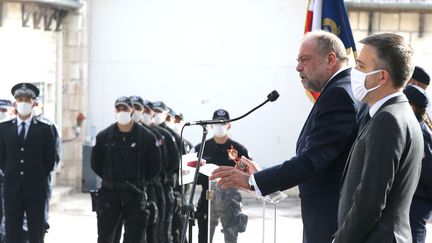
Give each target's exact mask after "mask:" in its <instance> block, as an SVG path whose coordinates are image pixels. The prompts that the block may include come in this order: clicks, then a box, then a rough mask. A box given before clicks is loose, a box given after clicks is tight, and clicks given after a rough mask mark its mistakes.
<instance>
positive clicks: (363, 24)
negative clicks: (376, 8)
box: [358, 12, 369, 31]
mask: <svg viewBox="0 0 432 243" xmlns="http://www.w3.org/2000/svg"><path fill="white" fill-rule="evenodd" d="M368 28H369V12H359V23H358V30H366V31H367V30H368Z"/></svg>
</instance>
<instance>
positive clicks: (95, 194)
mask: <svg viewBox="0 0 432 243" xmlns="http://www.w3.org/2000/svg"><path fill="white" fill-rule="evenodd" d="M102 188H103V189H106V190H116V189H119V190H128V191H132V192H134V193H137V194H139V195H143V196H144V198H145V200H146V201H147V193H146V186H145V184H144V183H143V182H138V183H132V182H130V181H124V182H107V181H102ZM90 196H91V201H92V211H94V212H95V211H97V210H98V208H99V203H100V190H91V191H90Z"/></svg>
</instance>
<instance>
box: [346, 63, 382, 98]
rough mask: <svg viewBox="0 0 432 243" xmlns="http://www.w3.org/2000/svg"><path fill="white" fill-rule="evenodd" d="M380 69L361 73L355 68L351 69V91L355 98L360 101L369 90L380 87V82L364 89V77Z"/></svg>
mask: <svg viewBox="0 0 432 243" xmlns="http://www.w3.org/2000/svg"><path fill="white" fill-rule="evenodd" d="M381 71H382V70H375V71H372V72H369V73H363V72H361V71H359V70H357V69H355V68H353V69H351V89H352V91H353V94H354V97H355V98H356V99H357V100H359V101H362V100H363V99H364V97H365V96H366V95H367V94H368V93H369V92H372V91H374V90H376V89H378V88H379V87H381V85H380V84H379V85H377V86H375V87H373V88H370V89H366V87H365V86H366V83H365V82H366V77H367V76H369V75H372V74H375V73H379V72H381Z"/></svg>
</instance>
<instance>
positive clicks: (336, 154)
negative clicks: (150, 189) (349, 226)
mask: <svg viewBox="0 0 432 243" xmlns="http://www.w3.org/2000/svg"><path fill="white" fill-rule="evenodd" d="M297 61H298V64H297V71H298V72H299V75H300V78H301V82H302V84H303V86H304V88H305V89H309V90H312V91H315V92H320V96H319V98H318V99H317V101H316V102H315V104H314V106H313V107H312V110H311V111H310V113H309V116H308V118H307V120H306V121H305V124H304V126H303V128H302V130H301V132H300V135H299V137H298V140H297V146H296V154H295V156H293V157H292V158H290V159H288V160H286V161H284V162H282V163H281V164H278V165H275V166H273V167H270V168H267V169H265V170H260V168H259V166H258V165H257V163H254V162H252V161H249V160H247V159H243V158H241V161H242V162H243V163H246V164H247V165H248V166H249V171H248V173H243V172H242V171H240V170H238V169H232V168H230V167H219V168H218V169H217V170H215V171H214V174H213V176H212V177H211V178H210V179H215V178H218V177H220V178H223V179H222V180H219V182H218V183H219V186H223V187H224V188H232V187H240V188H244V189H250V190H252V189H253V190H255V192H256V194H257V195H264V196H265V195H268V194H270V193H273V192H276V191H284V190H286V189H288V188H291V187H294V186H297V185H298V188H299V191H300V199H301V211H302V220H303V243H326V242H330V241H331V239H332V236H333V234H334V232H335V231H336V230H337V208H338V201H339V191H340V180H341V177H342V172H343V168H344V166H345V163H346V159H347V156H348V153H349V150H350V148H351V145H352V143H353V141H354V140H355V136H356V135H357V131H358V118H357V113H358V108H359V106H360V104H359V102H358V101H356V99H355V98H354V96H353V93H352V90H351V83H350V80H351V79H350V69H349V68H348V66H347V64H348V57H347V54H346V50H345V47H344V45H343V43H342V41H341V40H340V39H339V38H338V37H337V36H335V35H334V34H331V33H328V32H324V31H316V32H309V33H307V34H306V35H305V36H304V38H303V41H302V43H301V46H300V49H299V54H298V58H297Z"/></svg>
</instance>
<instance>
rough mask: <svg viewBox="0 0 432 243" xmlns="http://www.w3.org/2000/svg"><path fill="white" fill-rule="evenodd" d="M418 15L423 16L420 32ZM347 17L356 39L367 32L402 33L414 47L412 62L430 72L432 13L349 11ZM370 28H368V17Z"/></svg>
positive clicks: (431, 61)
mask: <svg viewBox="0 0 432 243" xmlns="http://www.w3.org/2000/svg"><path fill="white" fill-rule="evenodd" d="M420 15H423V16H422V17H421V18H424V21H423V27H422V29H423V30H422V33H421V32H420V26H421V24H420V23H421V21H420V19H421V18H420ZM349 18H350V22H351V28H352V30H353V34H354V38H355V40H356V41H359V40H361V39H362V38H364V37H366V36H367V35H368V34H374V33H381V32H393V33H397V34H400V35H402V36H403V37H404V38H405V39H406V40H408V42H409V43H410V45H411V47H412V48H413V49H414V63H415V65H420V66H423V67H424V68H426V69H427V70H428V71H429V72H430V73H432V45H431V43H432V13H418V12H412V13H411V12H373V13H372V14H369V12H366V11H350V12H349ZM370 18H372V19H371V22H370V23H371V28H369V19H370Z"/></svg>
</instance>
